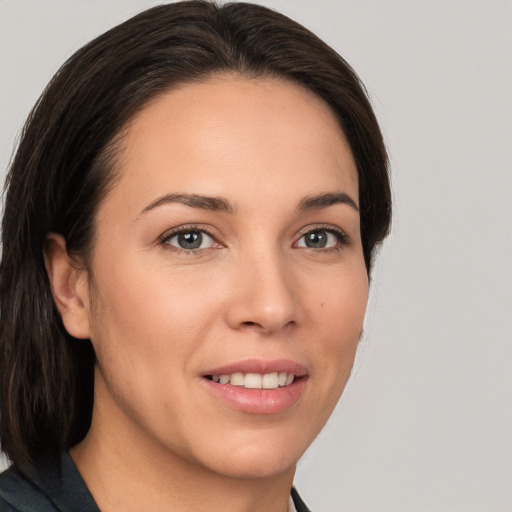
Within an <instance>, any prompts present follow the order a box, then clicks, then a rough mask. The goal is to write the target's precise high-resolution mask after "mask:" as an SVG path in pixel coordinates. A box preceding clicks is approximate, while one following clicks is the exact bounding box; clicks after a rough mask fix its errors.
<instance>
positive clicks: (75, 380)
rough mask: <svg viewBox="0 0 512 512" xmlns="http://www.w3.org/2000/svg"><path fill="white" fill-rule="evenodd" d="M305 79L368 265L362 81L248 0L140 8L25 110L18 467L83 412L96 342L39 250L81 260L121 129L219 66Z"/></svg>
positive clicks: (9, 304)
mask: <svg viewBox="0 0 512 512" xmlns="http://www.w3.org/2000/svg"><path fill="white" fill-rule="evenodd" d="M226 72H227V73H235V74H239V75H240V76H246V77H258V76H270V77H278V78H282V79H285V80H289V81H292V82H295V83H297V84H300V85H301V86H303V87H305V88H307V89H309V90H310V91H312V92H313V93H315V94H316V95H317V96H319V97H320V98H322V99H323V100H324V101H325V102H326V103H327V104H328V105H329V106H330V107H331V109H332V110H333V112H334V113H335V115H336V117H337V119H338V120H339V123H340V126H341V128H342V130H343V132H344V133H345V136H346V137H347V139H348V142H349V144H350V147H351V150H352V153H353V156H354V159H355V162H356V165H357V170H358V175H359V205H360V217H361V237H362V244H363V252H364V258H365V262H366V267H367V270H368V272H370V269H371V263H372V256H373V254H374V252H375V248H376V246H377V245H378V244H379V243H380V242H381V241H382V240H383V239H384V237H385V236H386V234H387V232H388V230H389V225H390V216H391V194H390V186H389V176H388V167H387V156H386V150H385V147H384V144H383V140H382V136H381V132H380V130H379V126H378V124H377V121H376V118H375V116H374V113H373V111H372V108H371V106H370V103H369V101H368V98H367V96H366V93H365V90H364V87H363V85H362V84H361V82H360V80H359V78H358V77H357V75H356V74H355V73H354V71H353V70H352V69H351V67H350V66H349V65H348V64H347V63H346V62H345V60H344V59H343V58H342V57H340V56H339V55H338V54H337V53H336V52H335V51H334V50H332V49H331V48H330V47H329V46H327V45H326V44H325V43H324V42H322V41H321V40H320V39H318V38H317V37H316V36H315V35H313V34H312V33H311V32H309V31H308V30H306V29H305V28H304V27H302V26H301V25H299V24H297V23H295V22H294V21H292V20H290V19H289V18H287V17H286V16H283V15H281V14H279V13H277V12H274V11H272V10H270V9H267V8H264V7H261V6H257V5H251V4H246V3H233V4H226V5H224V6H217V5H215V4H213V3H210V2H206V1H189V2H178V3H173V4H169V5H162V6H159V7H155V8H152V9H149V10H147V11H144V12H142V13H140V14H139V15H137V16H135V17H133V18H131V19H129V20H128V21H126V22H124V23H122V24H121V25H119V26H117V27H115V28H113V29H112V30H110V31H108V32H106V33H105V34H103V35H101V36H99V37H98V38H96V39H95V40H93V41H92V42H90V43H89V44H87V45H86V46H84V47H83V48H81V49H80V50H79V51H77V52H76V53H75V54H74V55H73V56H72V57H71V58H70V59H69V60H68V61H67V62H66V63H65V64H64V65H63V66H62V68H61V69H60V70H59V71H58V72H57V74H56V75H55V76H54V77H53V79H52V80H51V82H50V84H49V85H48V87H47V88H46V90H45V91H44V92H43V94H42V96H41V97H40V99H39V100H38V102H37V104H36V105H35V107H34V109H33V110H32V112H31V114H30V116H29V118H28V120H27V123H26V125H25V128H24V130H23V133H22V137H21V141H20V144H19V147H18V150H17V153H16V155H15V157H14V159H13V161H12V164H11V167H10V169H9V172H8V176H7V181H6V192H5V210H4V216H3V222H2V243H3V256H2V263H1V270H0V300H1V310H0V315H1V316H0V319H1V321H0V337H1V338H0V339H1V345H0V372H1V375H0V400H1V419H0V421H1V429H0V436H1V442H2V450H3V451H4V452H5V453H6V454H7V455H8V457H9V458H10V459H11V460H12V462H13V463H14V464H15V465H16V466H17V467H18V468H19V469H20V470H21V471H24V472H28V471H30V467H31V464H32V461H33V460H34V458H36V457H38V456H39V455H40V454H41V453H42V452H48V451H49V452H52V453H54V454H56V453H58V452H60V451H62V450H66V449H68V448H69V447H70V446H72V445H74V444H75V443H77V442H79V441H80V440H81V439H82V438H83V436H84V435H85V434H86V432H87V430H88V428H89V425H90V418H91V412H92V402H93V366H94V352H93V350H92V346H91V344H90V342H89V341H87V340H85V341H84V340H76V339H74V338H72V337H71V336H70V335H69V334H68V333H67V332H66V330H65V329H64V327H63V325H62V321H61V319H60V316H59V314H58V312H57V309H56V307H55V305H54V302H53V299H52V294H51V290H50V285H49V281H48V277H47V274H46V270H45V265H44V261H43V252H42V249H43V244H44V242H45V237H46V235H47V234H48V233H49V232H56V233H60V234H61V235H63V236H64V238H65V239H66V243H67V249H68V251H69V252H70V254H73V255H76V256H77V257H79V258H82V259H83V260H84V261H87V254H88V253H89V251H90V249H91V244H92V240H93V227H94V215H95V212H96V210H97V208H98V204H99V202H100V201H101V200H102V198H103V197H104V195H105V193H106V191H107V189H108V186H109V185H112V184H113V183H114V181H115V180H114V178H115V160H116V159H115V149H116V147H117V146H116V140H117V139H116V137H118V136H119V134H120V133H121V132H122V129H123V127H124V126H125V125H126V123H127V122H128V121H129V120H130V118H132V117H133V115H134V114H135V113H136V112H138V111H140V109H142V108H143V107H144V105H146V104H147V102H148V101H150V100H151V99H153V98H155V96H156V95H159V94H161V93H163V92H165V91H167V90H169V89H171V88H173V87H175V86H176V85H178V84H184V83H187V82H193V81H198V80H206V79H208V78H209V77H211V76H212V75H215V74H220V73H226Z"/></svg>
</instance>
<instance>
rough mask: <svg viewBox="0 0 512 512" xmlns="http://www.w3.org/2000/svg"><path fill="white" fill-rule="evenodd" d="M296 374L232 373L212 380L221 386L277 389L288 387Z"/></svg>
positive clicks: (216, 376)
mask: <svg viewBox="0 0 512 512" xmlns="http://www.w3.org/2000/svg"><path fill="white" fill-rule="evenodd" d="M293 379H294V374H293V373H286V372H280V373H278V372H274V373H265V374H261V373H246V374H243V373H241V372H236V373H232V374H230V375H212V380H213V381H215V382H219V383H220V384H231V385H232V386H241V387H245V388H248V389H276V388H278V387H283V386H288V385H289V384H291V383H292V382H293Z"/></svg>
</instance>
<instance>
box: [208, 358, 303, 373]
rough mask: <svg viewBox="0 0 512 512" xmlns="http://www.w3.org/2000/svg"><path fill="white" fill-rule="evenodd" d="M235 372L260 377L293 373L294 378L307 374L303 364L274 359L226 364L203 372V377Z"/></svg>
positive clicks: (246, 360) (248, 360) (247, 360)
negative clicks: (254, 374) (258, 374)
mask: <svg viewBox="0 0 512 512" xmlns="http://www.w3.org/2000/svg"><path fill="white" fill-rule="evenodd" d="M237 372H241V373H260V374H262V375H265V374H267V373H274V372H278V373H281V372H286V373H293V374H294V375H295V376H296V377H303V376H305V375H308V373H309V372H308V369H307V368H306V367H305V366H304V365H303V364H300V363H298V362H296V361H292V360H290V359H275V360H273V361H265V360H263V359H244V360H243V361H237V362H233V363H228V364H226V365H223V366H219V367H217V368H212V369H211V370H208V371H206V372H203V376H206V375H230V374H232V373H237Z"/></svg>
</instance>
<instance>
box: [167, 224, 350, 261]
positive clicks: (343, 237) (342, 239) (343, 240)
mask: <svg viewBox="0 0 512 512" xmlns="http://www.w3.org/2000/svg"><path fill="white" fill-rule="evenodd" d="M192 232H198V233H205V234H206V235H208V236H209V237H211V238H212V239H213V240H214V244H217V245H221V244H222V242H219V241H218V238H219V236H218V234H216V233H214V232H213V230H212V229H211V228H209V227H208V226H204V225H197V224H191V225H184V226H179V227H176V228H174V229H172V230H171V231H167V232H166V233H164V234H163V235H162V236H161V237H160V238H159V239H158V245H160V246H162V247H163V248H164V249H166V250H171V251H173V252H176V253H178V254H184V255H192V256H198V255H199V254H201V253H202V252H203V251H205V250H206V249H200V248H198V249H183V248H179V247H176V246H174V245H171V244H169V243H168V242H169V240H170V239H171V238H173V237H175V236H177V235H179V234H181V233H192ZM315 232H326V233H330V234H332V235H334V236H335V237H336V238H337V244H336V245H335V246H334V247H328V248H319V249H315V248H311V247H304V249H308V250H309V251H311V252H314V253H326V252H333V251H336V252H338V251H340V250H341V249H342V248H343V247H344V246H346V245H348V243H349V237H348V235H347V234H346V233H345V232H344V231H343V230H342V229H340V228H338V227H336V226H332V225H325V224H322V225H318V226H313V227H312V226H308V227H307V229H304V230H302V231H301V232H300V233H299V237H298V238H297V240H296V241H295V242H294V243H293V247H297V244H298V242H299V241H300V240H301V239H302V238H303V237H304V236H306V235H307V234H309V233H315ZM212 248H218V247H212ZM208 249H209V248H208Z"/></svg>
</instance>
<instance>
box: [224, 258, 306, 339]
mask: <svg viewBox="0 0 512 512" xmlns="http://www.w3.org/2000/svg"><path fill="white" fill-rule="evenodd" d="M237 267H238V268H237V270H236V271H235V272H234V274H233V283H232V290H231V291H232V293H231V297H230V299H229V303H228V308H227V312H226V317H227V323H228V324H229V326H230V327H231V328H232V329H235V330H255V331H258V332H260V333H262V334H266V335H268V334H272V333H275V332H277V331H279V330H281V329H284V328H286V327H290V326H292V325H294V324H296V323H297V322H298V321H299V307H298V303H297V298H298V296H299V295H298V293H297V289H296V283H295V280H294V277H293V273H292V269H290V268H289V265H286V262H284V261H282V258H280V257H279V255H278V254H275V255H272V256H271V255H264V256H260V257H252V258H248V259H245V261H244V262H243V264H240V265H237Z"/></svg>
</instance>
